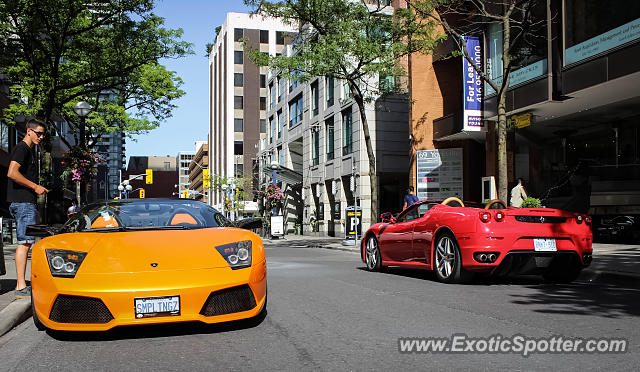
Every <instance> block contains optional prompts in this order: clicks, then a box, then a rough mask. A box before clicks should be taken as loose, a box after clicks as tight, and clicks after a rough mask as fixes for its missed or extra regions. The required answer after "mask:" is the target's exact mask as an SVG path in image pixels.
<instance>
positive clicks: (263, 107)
mask: <svg viewBox="0 0 640 372" xmlns="http://www.w3.org/2000/svg"><path fill="white" fill-rule="evenodd" d="M266 109H267V97H260V110H266Z"/></svg>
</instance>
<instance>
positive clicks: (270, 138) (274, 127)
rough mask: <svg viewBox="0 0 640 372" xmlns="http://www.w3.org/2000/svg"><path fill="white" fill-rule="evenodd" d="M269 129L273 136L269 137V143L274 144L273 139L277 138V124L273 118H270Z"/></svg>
mask: <svg viewBox="0 0 640 372" xmlns="http://www.w3.org/2000/svg"><path fill="white" fill-rule="evenodd" d="M269 128H271V136H270V137H269V143H272V142H273V139H274V138H275V136H276V123H275V121H274V119H273V116H272V117H270V118H269Z"/></svg>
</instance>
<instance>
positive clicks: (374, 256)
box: [364, 235, 382, 271]
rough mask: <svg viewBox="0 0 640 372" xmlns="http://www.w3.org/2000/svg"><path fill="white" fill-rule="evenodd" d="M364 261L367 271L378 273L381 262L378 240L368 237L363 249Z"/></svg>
mask: <svg viewBox="0 0 640 372" xmlns="http://www.w3.org/2000/svg"><path fill="white" fill-rule="evenodd" d="M364 259H365V262H366V264H367V270H369V271H380V270H381V269H382V262H381V261H382V260H381V259H380V246H379V245H378V239H376V237H375V236H373V235H370V236H369V237H368V238H367V243H366V245H365V247H364Z"/></svg>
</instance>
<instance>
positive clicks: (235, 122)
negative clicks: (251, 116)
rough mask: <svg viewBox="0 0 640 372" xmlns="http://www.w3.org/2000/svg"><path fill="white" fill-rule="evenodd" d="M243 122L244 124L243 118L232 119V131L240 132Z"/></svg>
mask: <svg viewBox="0 0 640 372" xmlns="http://www.w3.org/2000/svg"><path fill="white" fill-rule="evenodd" d="M243 124H244V120H242V119H233V131H234V132H242V127H243Z"/></svg>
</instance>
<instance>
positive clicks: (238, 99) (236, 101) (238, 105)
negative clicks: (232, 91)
mask: <svg viewBox="0 0 640 372" xmlns="http://www.w3.org/2000/svg"><path fill="white" fill-rule="evenodd" d="M243 107H244V104H243V101H242V96H233V108H234V109H242V108H243Z"/></svg>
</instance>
